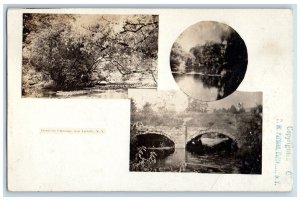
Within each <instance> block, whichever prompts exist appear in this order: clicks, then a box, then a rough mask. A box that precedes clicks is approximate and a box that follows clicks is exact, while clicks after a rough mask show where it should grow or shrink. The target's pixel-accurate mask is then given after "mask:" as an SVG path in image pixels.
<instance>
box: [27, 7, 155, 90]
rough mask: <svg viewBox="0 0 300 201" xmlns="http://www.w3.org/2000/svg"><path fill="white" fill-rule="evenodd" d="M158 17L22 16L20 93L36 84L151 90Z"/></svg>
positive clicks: (67, 87)
mask: <svg viewBox="0 0 300 201" xmlns="http://www.w3.org/2000/svg"><path fill="white" fill-rule="evenodd" d="M158 27H159V25H158V16H157V15H69V14H38V13H36V14H24V15H23V69H22V73H23V77H22V78H23V79H22V82H23V83H22V92H23V95H24V94H26V92H28V88H29V87H32V86H35V87H41V88H51V89H53V90H56V91H57V90H77V89H81V88H83V87H91V86H95V85H108V84H119V85H121V84H122V88H128V85H131V87H132V88H134V86H135V85H141V86H148V87H155V86H156V80H157V66H156V65H157V51H158Z"/></svg>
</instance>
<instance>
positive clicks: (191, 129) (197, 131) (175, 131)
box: [141, 126, 239, 148]
mask: <svg viewBox="0 0 300 201" xmlns="http://www.w3.org/2000/svg"><path fill="white" fill-rule="evenodd" d="M185 129H186V128H185V126H180V127H173V128H170V127H168V126H145V131H144V132H143V133H141V134H147V133H149V132H155V133H159V134H162V135H164V136H166V137H168V138H169V139H171V140H172V141H173V142H174V143H175V147H177V148H185V145H186V143H187V142H188V141H189V140H191V139H192V138H194V137H196V136H197V135H201V134H204V133H208V132H218V133H222V134H224V135H227V136H228V137H230V138H232V139H233V140H236V142H237V144H238V145H239V140H238V139H237V138H236V134H237V131H236V130H235V129H232V128H231V129H220V128H207V127H195V126H188V127H187V139H186V141H185Z"/></svg>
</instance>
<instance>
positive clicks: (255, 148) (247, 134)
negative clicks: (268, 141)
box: [237, 105, 262, 174]
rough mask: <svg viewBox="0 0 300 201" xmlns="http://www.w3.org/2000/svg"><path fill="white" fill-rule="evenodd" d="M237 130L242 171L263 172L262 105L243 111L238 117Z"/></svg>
mask: <svg viewBox="0 0 300 201" xmlns="http://www.w3.org/2000/svg"><path fill="white" fill-rule="evenodd" d="M237 120H238V121H237V130H238V131H239V133H240V138H241V139H240V142H241V148H240V151H239V155H238V156H239V158H240V159H241V161H242V168H241V171H242V173H252V174H259V173H261V162H262V161H261V160H262V105H257V106H256V107H254V108H252V109H251V112H250V113H242V114H239V115H238V117H237Z"/></svg>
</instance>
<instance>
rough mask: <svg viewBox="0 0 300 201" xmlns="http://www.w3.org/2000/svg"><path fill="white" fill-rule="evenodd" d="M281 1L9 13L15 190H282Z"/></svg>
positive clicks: (290, 103)
mask: <svg viewBox="0 0 300 201" xmlns="http://www.w3.org/2000/svg"><path fill="white" fill-rule="evenodd" d="M293 15H294V13H293V10H290V9H200V8H199V9H154V8H152V9H107V8H106V9H104V8H103V9H9V10H8V13H7V39H8V41H7V45H8V46H7V56H8V58H7V72H8V78H7V79H8V88H7V89H8V126H7V129H8V131H7V183H8V186H7V188H8V190H9V191H13V192H15V191H16V192H19V191H33V192H37V191H46V192H48V191H51V192H53V191H184V192H187V191H188V192H189V191H198V192H201V191H243V192H245V191H247V192H248V191H249V192H250V191H251V192H253V191H272V192H286V191H291V190H292V186H293V180H294V170H293V159H294V147H295V145H294V137H295V134H296V133H295V131H294V105H295V97H294V95H295V94H294V92H295V87H294V84H295V80H294V79H295V76H294V73H295V66H294V65H295V64H294V63H293V61H294V57H295V56H294V51H295V50H294V42H295V36H294V27H293Z"/></svg>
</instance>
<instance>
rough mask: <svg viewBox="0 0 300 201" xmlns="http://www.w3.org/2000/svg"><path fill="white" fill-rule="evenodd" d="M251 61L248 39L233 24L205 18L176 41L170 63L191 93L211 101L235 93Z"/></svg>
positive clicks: (177, 80) (173, 72) (175, 74)
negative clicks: (246, 40) (232, 26)
mask: <svg viewBox="0 0 300 201" xmlns="http://www.w3.org/2000/svg"><path fill="white" fill-rule="evenodd" d="M247 64H248V54H247V48H246V45H245V42H244V40H243V39H242V38H241V37H240V35H239V34H238V33H237V32H236V31H235V30H234V29H233V28H231V27H230V26H228V25H226V24H223V23H219V22H215V21H201V22H198V23H196V24H194V25H192V26H190V27H188V28H187V29H186V30H184V32H182V33H181V35H180V36H179V37H178V38H177V40H176V41H175V42H174V44H173V46H172V49H171V55H170V66H171V71H172V75H173V77H174V79H175V81H176V83H177V84H178V86H179V88H180V89H181V90H182V91H183V92H184V93H185V94H187V95H188V96H190V97H192V98H195V99H198V100H201V101H205V102H209V101H215V100H220V99H222V98H225V97H226V96H228V95H230V94H231V93H233V92H234V91H235V90H236V89H237V88H238V86H239V85H240V83H241V82H242V80H243V79H244V76H245V73H246V70H247Z"/></svg>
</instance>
